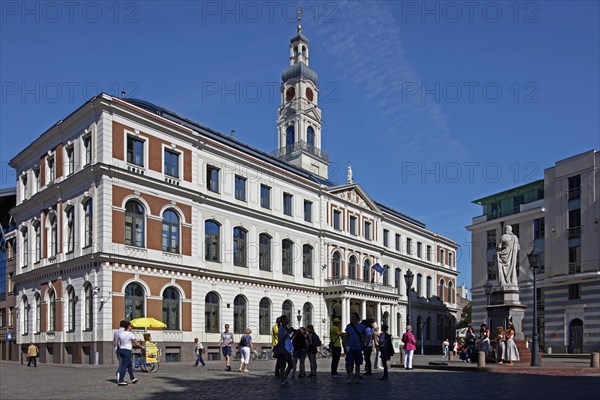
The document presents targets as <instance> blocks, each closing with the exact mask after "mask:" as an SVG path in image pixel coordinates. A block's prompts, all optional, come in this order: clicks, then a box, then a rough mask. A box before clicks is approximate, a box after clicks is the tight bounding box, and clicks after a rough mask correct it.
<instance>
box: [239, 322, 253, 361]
mask: <svg viewBox="0 0 600 400" xmlns="http://www.w3.org/2000/svg"><path fill="white" fill-rule="evenodd" d="M251 333H252V329H250V328H246V330H245V331H244V334H243V335H242V337H241V338H240V344H239V350H240V369H239V371H240V372H250V371H248V364H250V352H252V353H256V350H254V343H252V336H250V334H251Z"/></svg>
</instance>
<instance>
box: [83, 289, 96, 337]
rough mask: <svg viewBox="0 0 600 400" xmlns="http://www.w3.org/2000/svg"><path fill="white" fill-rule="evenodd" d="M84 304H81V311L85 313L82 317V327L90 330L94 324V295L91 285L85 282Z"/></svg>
mask: <svg viewBox="0 0 600 400" xmlns="http://www.w3.org/2000/svg"><path fill="white" fill-rule="evenodd" d="M84 295H85V304H84V306H83V312H84V313H85V315H84V318H83V329H85V330H86V331H91V330H92V328H93V324H94V297H93V291H92V285H91V284H90V283H86V285H85V286H84Z"/></svg>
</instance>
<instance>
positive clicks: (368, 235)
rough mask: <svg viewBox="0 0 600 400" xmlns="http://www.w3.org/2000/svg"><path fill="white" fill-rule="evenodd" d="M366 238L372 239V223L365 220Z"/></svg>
mask: <svg viewBox="0 0 600 400" xmlns="http://www.w3.org/2000/svg"><path fill="white" fill-rule="evenodd" d="M365 239H366V240H371V223H370V222H368V221H365Z"/></svg>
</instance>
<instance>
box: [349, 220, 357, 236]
mask: <svg viewBox="0 0 600 400" xmlns="http://www.w3.org/2000/svg"><path fill="white" fill-rule="evenodd" d="M350 234H351V235H356V217H354V216H350Z"/></svg>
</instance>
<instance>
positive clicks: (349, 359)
mask: <svg viewBox="0 0 600 400" xmlns="http://www.w3.org/2000/svg"><path fill="white" fill-rule="evenodd" d="M345 332H346V335H345V336H344V337H342V341H343V344H344V350H345V351H346V383H348V384H350V383H352V382H353V381H354V383H362V382H361V381H360V366H361V365H362V363H363V349H364V336H365V332H366V327H365V326H364V325H363V324H361V323H360V317H359V315H358V313H356V312H353V313H351V314H350V323H349V324H348V325H347V326H346V331H345Z"/></svg>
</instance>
